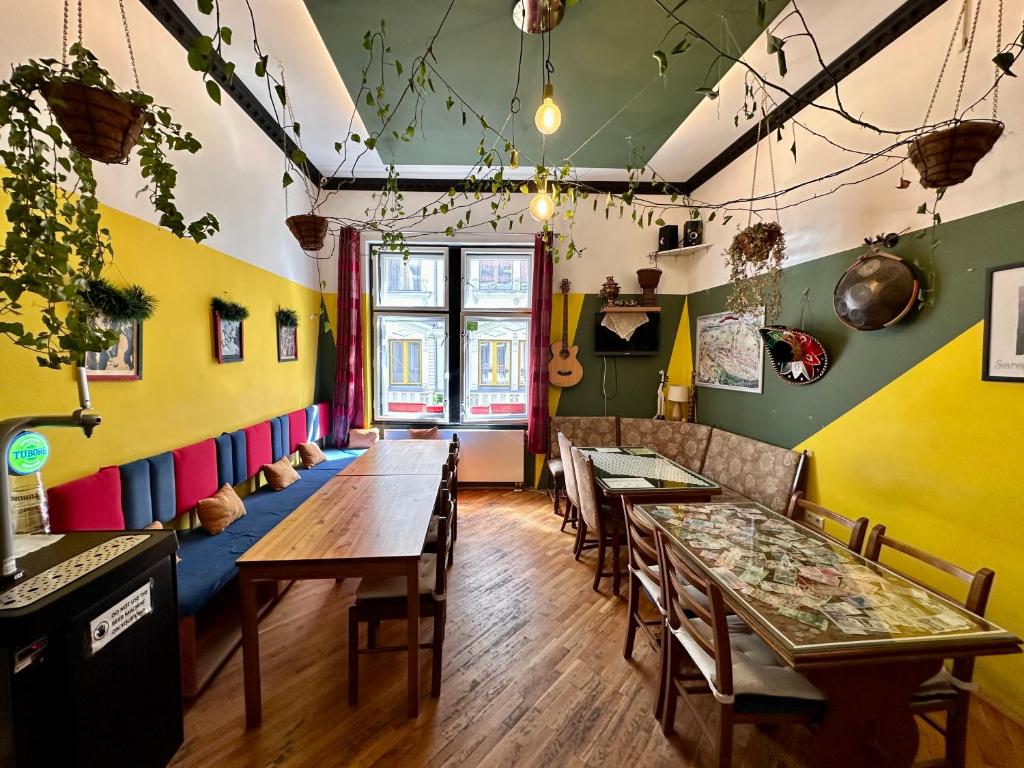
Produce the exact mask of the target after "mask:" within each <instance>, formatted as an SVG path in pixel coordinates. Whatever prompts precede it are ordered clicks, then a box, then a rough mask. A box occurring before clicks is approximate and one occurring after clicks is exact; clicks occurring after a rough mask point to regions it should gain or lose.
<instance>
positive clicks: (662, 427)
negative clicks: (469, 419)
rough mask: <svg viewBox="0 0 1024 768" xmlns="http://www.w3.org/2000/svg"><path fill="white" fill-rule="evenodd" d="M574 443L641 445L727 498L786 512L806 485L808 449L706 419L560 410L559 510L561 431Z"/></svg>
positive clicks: (555, 482) (554, 460) (554, 441)
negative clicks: (697, 475)
mask: <svg viewBox="0 0 1024 768" xmlns="http://www.w3.org/2000/svg"><path fill="white" fill-rule="evenodd" d="M559 432H562V433H564V434H565V435H566V437H568V438H569V439H570V440H572V442H573V443H574V444H575V445H581V446H582V445H594V446H611V445H642V446H645V447H647V448H653V449H654V450H656V451H658V453H660V454H662V455H663V456H666V457H667V458H669V459H671V460H672V461H674V462H676V463H677V464H681V465H682V466H684V467H686V468H688V469H692V470H693V471H694V472H699V473H700V474H702V475H704V476H705V477H707V478H709V479H711V480H714V481H715V482H716V483H718V484H719V485H721V486H722V495H721V496H719V497H717V498H718V499H719V500H722V501H737V500H743V501H756V502H757V503H758V504H762V505H764V506H766V507H768V508H769V509H773V510H775V511H776V512H779V513H782V514H785V512H786V508H787V507H788V505H789V499H790V497H791V496H792V495H793V493H794V491H798V490H801V489H802V488H803V482H804V474H805V470H806V463H807V454H806V453H797V452H796V451H791V450H789V449H787V448H780V447H779V446H777V445H772V444H770V443H764V442H761V441H760V440H754V439H752V438H749V437H744V436H743V435H737V434H734V433H732V432H727V431H726V430H724V429H718V428H717V427H709V426H707V425H705V424H694V423H691V422H686V421H658V420H656V419H630V418H620V417H617V416H556V417H554V418H552V420H551V441H550V448H549V458H548V469H549V471H550V473H551V486H552V495H553V499H554V504H555V509H556V511H557V510H558V508H559V493H560V491H561V489H562V488H564V485H563V484H562V483H563V482H564V481H562V479H561V477H560V476H559V473H560V472H563V471H564V467H563V461H564V459H563V457H562V456H560V455H559V450H558V433H559Z"/></svg>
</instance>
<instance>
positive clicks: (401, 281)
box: [370, 246, 533, 423]
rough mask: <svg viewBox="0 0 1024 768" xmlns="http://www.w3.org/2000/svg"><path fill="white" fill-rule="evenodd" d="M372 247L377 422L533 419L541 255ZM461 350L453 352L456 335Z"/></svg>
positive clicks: (496, 249) (513, 250)
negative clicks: (537, 261) (533, 320)
mask: <svg viewBox="0 0 1024 768" xmlns="http://www.w3.org/2000/svg"><path fill="white" fill-rule="evenodd" d="M411 251H412V253H411V255H410V257H409V259H408V260H403V258H402V255H401V254H398V253H391V252H388V251H383V250H380V249H377V248H371V252H370V258H371V265H370V271H371V274H372V275H373V286H372V290H373V297H372V299H373V301H372V306H373V334H374V337H373V357H374V360H373V365H372V371H373V377H374V387H373V393H374V397H373V408H374V417H375V418H377V419H380V420H384V421H387V420H390V421H402V422H410V421H436V422H450V423H466V422H469V423H496V422H502V421H511V422H515V421H523V420H525V419H526V410H527V408H526V405H527V403H526V397H527V384H528V372H529V337H530V280H531V276H532V259H533V251H532V248H529V247H512V246H472V247H470V246H417V247H413V248H412V249H411ZM450 328H453V329H457V330H458V332H459V336H458V340H459V342H460V343H458V344H451V345H449V343H448V341H449V329H450Z"/></svg>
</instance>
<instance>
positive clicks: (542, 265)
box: [526, 233, 552, 453]
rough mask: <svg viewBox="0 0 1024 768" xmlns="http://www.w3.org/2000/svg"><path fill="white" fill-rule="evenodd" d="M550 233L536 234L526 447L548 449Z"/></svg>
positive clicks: (544, 450)
mask: <svg viewBox="0 0 1024 768" xmlns="http://www.w3.org/2000/svg"><path fill="white" fill-rule="evenodd" d="M550 238H551V235H550V233H547V234H544V233H538V234H536V235H534V237H533V297H532V300H531V302H530V388H529V400H530V403H529V420H528V421H527V424H526V447H527V449H528V450H529V451H530V453H546V452H547V448H548V420H549V418H548V417H549V414H548V350H549V348H550V347H551V269H552V265H551V249H550V247H549V246H550V243H551V240H550Z"/></svg>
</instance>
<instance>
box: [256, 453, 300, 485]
mask: <svg viewBox="0 0 1024 768" xmlns="http://www.w3.org/2000/svg"><path fill="white" fill-rule="evenodd" d="M263 476H264V477H265V478H267V483H268V484H269V485H270V487H271V488H273V489H274V490H275V491H283V490H284V489H285V488H287V487H288V486H289V485H291V484H292V483H294V482H295V481H296V480H298V479H299V473H298V472H296V471H295V467H293V466H292V463H291V462H290V461H289V460H288V457H287V456H282V457H281V458H280V459H278V460H277V461H275V462H274V463H273V464H264V465H263Z"/></svg>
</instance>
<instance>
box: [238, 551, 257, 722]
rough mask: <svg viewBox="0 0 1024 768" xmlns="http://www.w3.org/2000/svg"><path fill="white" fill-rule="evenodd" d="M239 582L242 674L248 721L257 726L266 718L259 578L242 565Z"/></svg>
mask: <svg viewBox="0 0 1024 768" xmlns="http://www.w3.org/2000/svg"><path fill="white" fill-rule="evenodd" d="M238 586H239V589H240V590H241V593H242V674H243V676H244V680H245V725H246V727H248V728H255V727H256V726H258V725H259V724H260V722H261V721H262V720H263V702H262V694H261V692H260V627H259V615H258V611H257V603H256V582H255V581H254V580H253V579H252V578H250V576H249V574H248V573H246V571H245V569H244V568H243V569H240V571H239V574H238Z"/></svg>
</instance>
